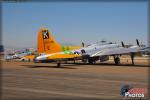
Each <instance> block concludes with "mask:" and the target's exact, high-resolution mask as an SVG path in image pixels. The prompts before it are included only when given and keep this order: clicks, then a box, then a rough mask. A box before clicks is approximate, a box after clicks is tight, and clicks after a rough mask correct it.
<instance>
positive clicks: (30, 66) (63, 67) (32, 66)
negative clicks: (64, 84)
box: [21, 65, 77, 69]
mask: <svg viewBox="0 0 150 100" xmlns="http://www.w3.org/2000/svg"><path fill="white" fill-rule="evenodd" d="M21 66H25V67H28V68H60V69H61V68H62V69H77V68H73V67H65V66H63V65H62V66H60V67H57V65H56V66H42V65H38V66H36V65H21Z"/></svg>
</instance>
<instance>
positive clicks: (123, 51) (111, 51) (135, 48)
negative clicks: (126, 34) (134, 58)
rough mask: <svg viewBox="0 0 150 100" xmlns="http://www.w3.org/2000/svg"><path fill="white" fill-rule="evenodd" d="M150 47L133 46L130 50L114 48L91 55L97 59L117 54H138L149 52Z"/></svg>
mask: <svg viewBox="0 0 150 100" xmlns="http://www.w3.org/2000/svg"><path fill="white" fill-rule="evenodd" d="M148 48H149V47H138V46H133V47H129V48H124V47H120V48H114V49H104V50H101V51H98V52H96V53H94V54H92V55H91V57H95V56H104V55H108V56H111V55H117V54H129V53H137V52H143V51H145V50H147V49H148Z"/></svg>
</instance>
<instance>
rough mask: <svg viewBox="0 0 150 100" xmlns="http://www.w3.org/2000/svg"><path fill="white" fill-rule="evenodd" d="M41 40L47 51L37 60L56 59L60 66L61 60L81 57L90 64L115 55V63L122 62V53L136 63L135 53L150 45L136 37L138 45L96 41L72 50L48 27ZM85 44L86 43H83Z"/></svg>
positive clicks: (40, 45) (40, 48)
mask: <svg viewBox="0 0 150 100" xmlns="http://www.w3.org/2000/svg"><path fill="white" fill-rule="evenodd" d="M39 39H40V40H42V41H40V42H39V43H38V49H39V51H41V52H44V51H48V52H45V53H43V54H41V55H39V56H37V57H35V59H34V61H35V62H42V61H55V62H57V66H58V67H60V65H61V61H64V60H74V61H75V60H76V59H81V60H82V61H84V62H88V63H89V64H94V63H95V62H96V61H97V60H100V62H104V61H107V60H109V56H113V57H114V62H115V64H120V56H121V55H126V54H127V55H130V56H131V59H132V64H134V56H135V53H138V52H142V51H144V50H145V49H147V48H149V47H142V46H141V45H140V44H139V41H138V39H136V42H137V45H133V46H130V47H125V45H124V43H123V42H121V44H116V43H103V44H100V43H95V44H91V45H88V46H87V47H85V46H83V47H81V48H79V49H78V48H76V49H73V50H70V49H69V48H68V49H66V48H64V47H63V46H60V45H59V44H58V43H57V42H56V40H55V39H54V38H53V37H52V35H51V34H50V32H49V31H48V30H47V29H42V34H40V38H39ZM83 45H84V43H83Z"/></svg>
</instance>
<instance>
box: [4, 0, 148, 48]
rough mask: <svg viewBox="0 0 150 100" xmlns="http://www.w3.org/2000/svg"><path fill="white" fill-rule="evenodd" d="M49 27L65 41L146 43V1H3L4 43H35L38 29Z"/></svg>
mask: <svg viewBox="0 0 150 100" xmlns="http://www.w3.org/2000/svg"><path fill="white" fill-rule="evenodd" d="M41 27H45V28H48V29H49V31H51V33H52V34H53V36H54V37H55V39H56V40H57V41H58V42H59V43H61V44H64V45H81V42H84V43H85V44H90V43H95V42H98V41H101V40H106V41H111V42H117V43H120V42H121V41H124V43H126V44H127V43H131V44H135V43H136V42H135V39H136V38H137V39H139V40H140V42H142V43H143V44H147V39H148V3H147V2H22V3H3V4H2V43H3V44H4V46H5V47H36V42H37V40H36V39H37V33H38V31H39V30H40V28H41Z"/></svg>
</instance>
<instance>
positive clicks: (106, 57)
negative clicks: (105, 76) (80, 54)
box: [99, 56, 109, 62]
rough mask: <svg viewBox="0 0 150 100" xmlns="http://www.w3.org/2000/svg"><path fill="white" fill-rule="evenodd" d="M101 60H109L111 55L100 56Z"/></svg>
mask: <svg viewBox="0 0 150 100" xmlns="http://www.w3.org/2000/svg"><path fill="white" fill-rule="evenodd" d="M99 60H100V62H104V61H107V60H109V56H100V57H99Z"/></svg>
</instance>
